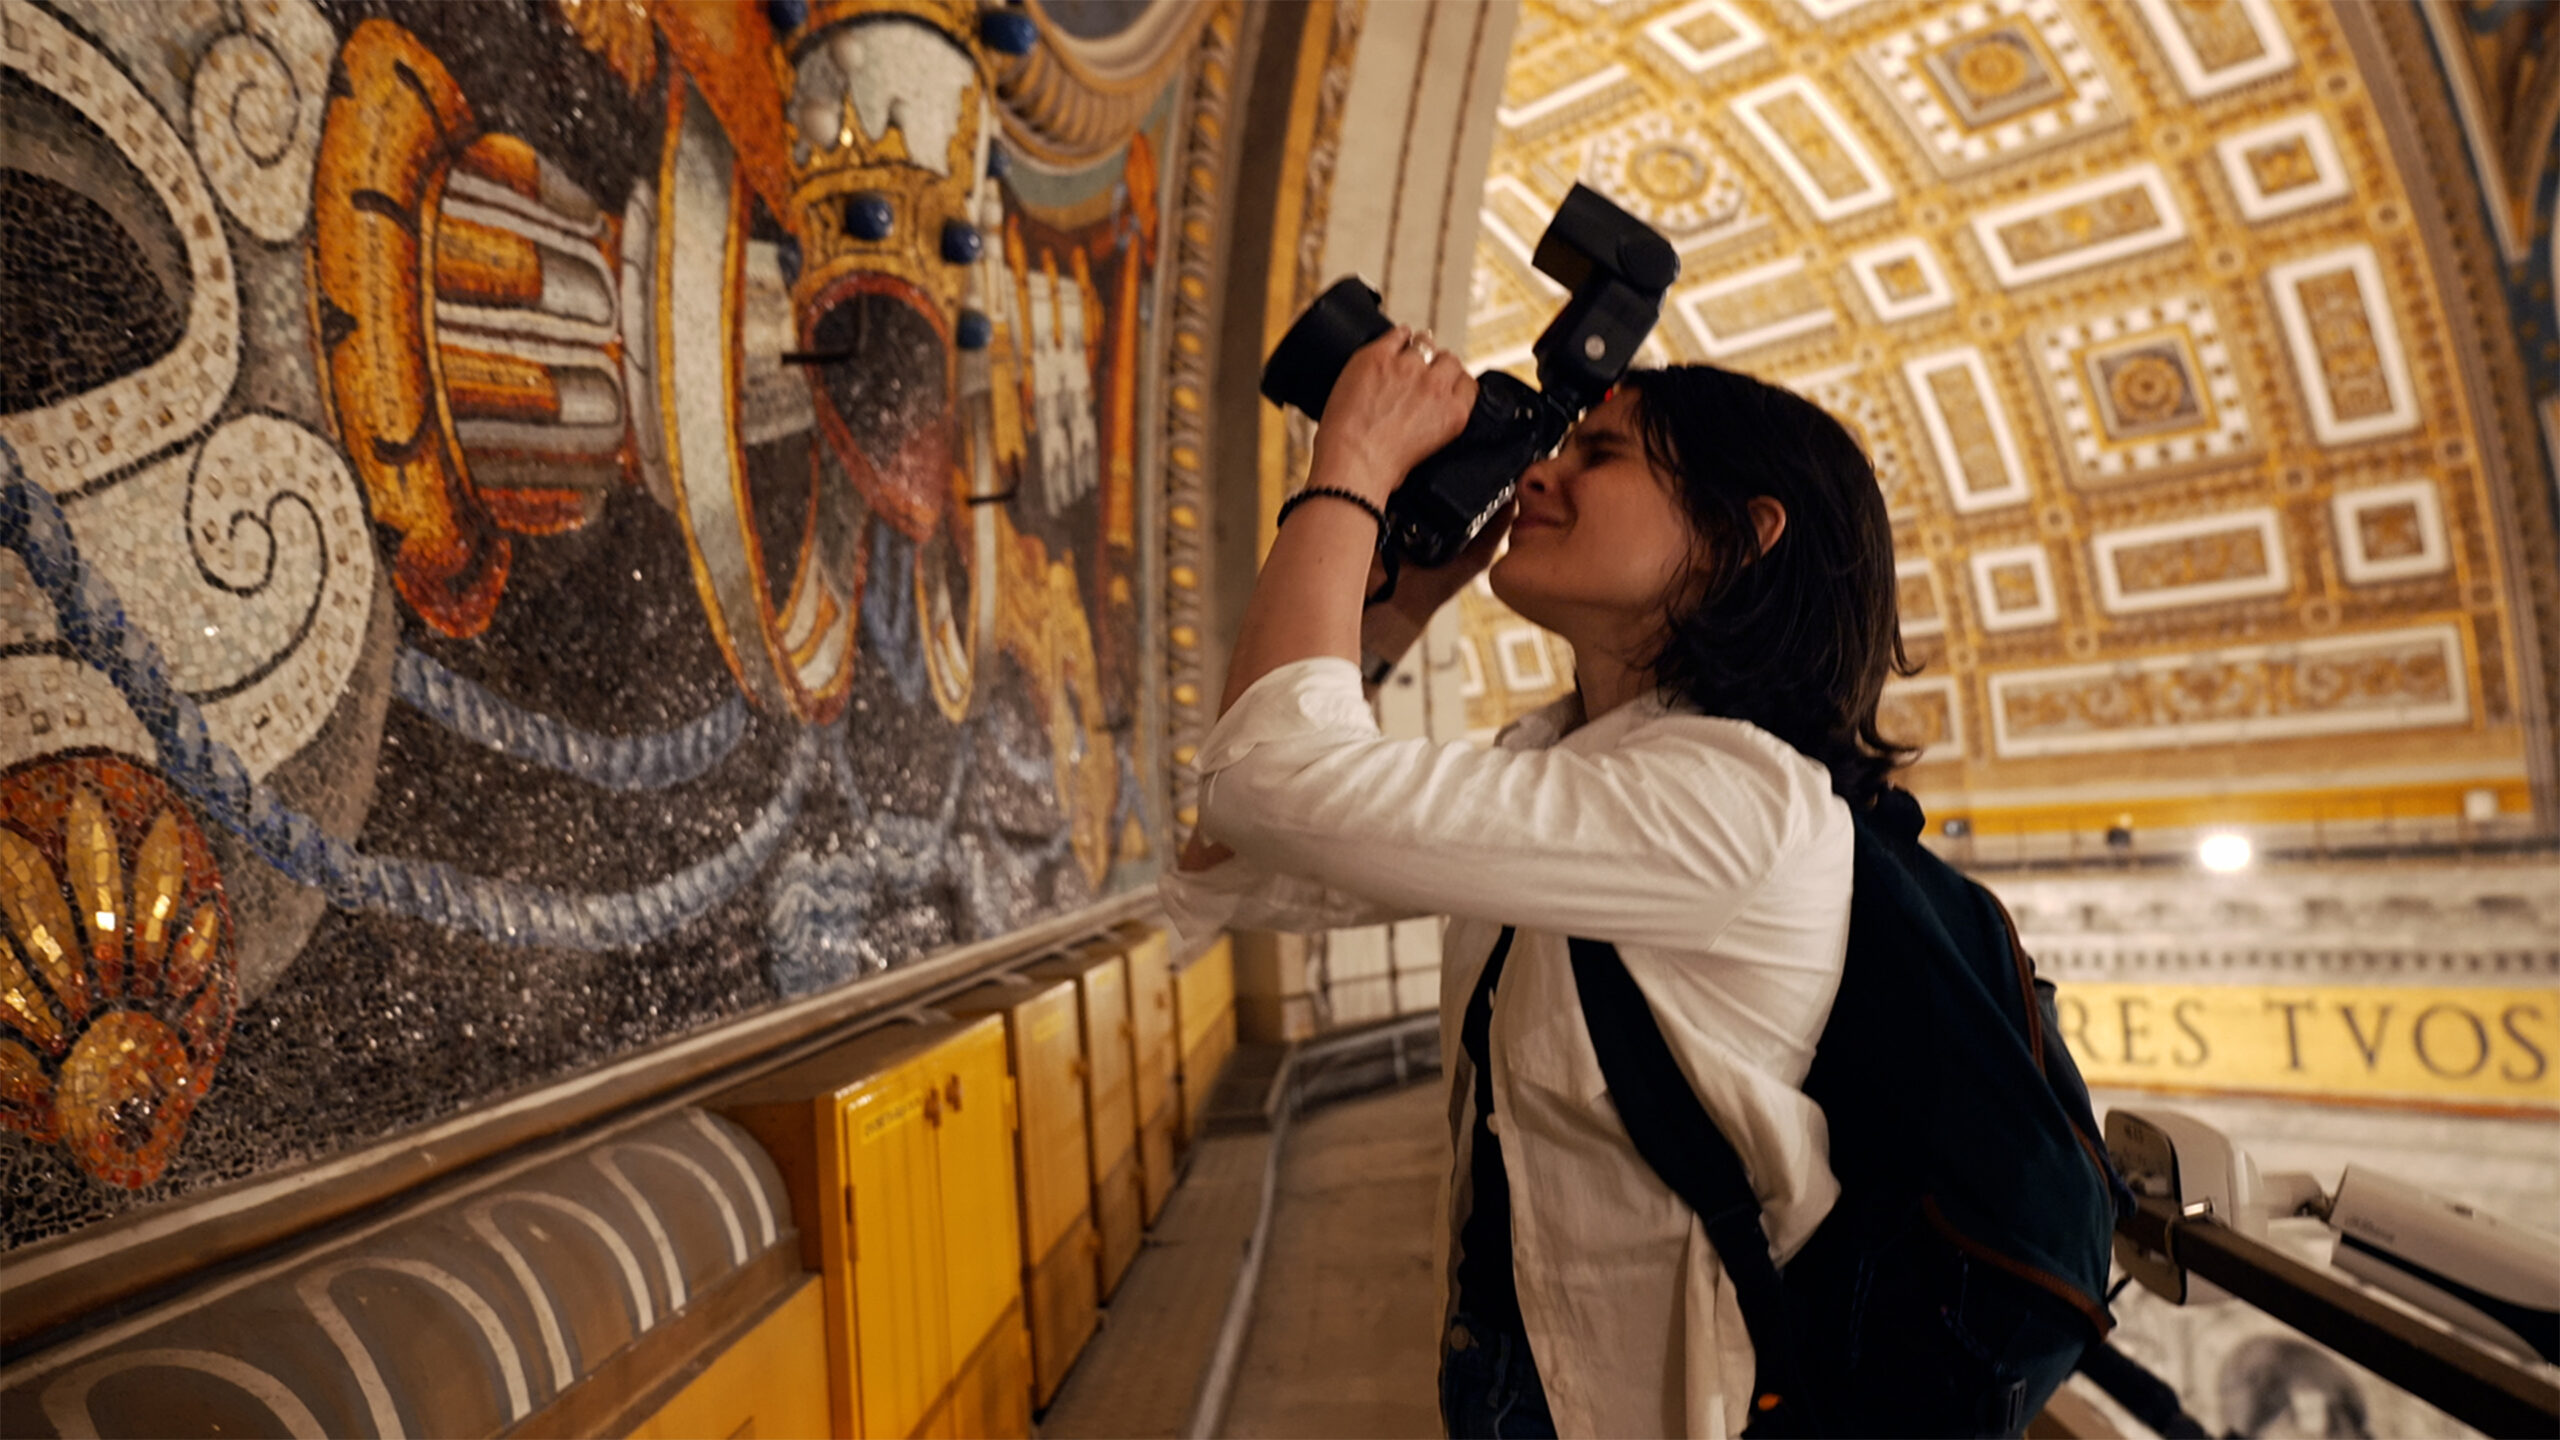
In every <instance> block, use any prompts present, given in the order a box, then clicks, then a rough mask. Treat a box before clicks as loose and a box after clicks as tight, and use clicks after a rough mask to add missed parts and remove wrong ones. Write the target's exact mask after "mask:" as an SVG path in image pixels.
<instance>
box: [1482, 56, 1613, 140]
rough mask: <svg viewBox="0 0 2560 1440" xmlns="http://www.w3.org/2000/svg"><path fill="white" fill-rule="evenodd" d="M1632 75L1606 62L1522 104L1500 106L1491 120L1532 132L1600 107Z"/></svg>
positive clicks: (1611, 97) (1508, 126)
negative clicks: (1576, 78)
mask: <svg viewBox="0 0 2560 1440" xmlns="http://www.w3.org/2000/svg"><path fill="white" fill-rule="evenodd" d="M1634 78H1635V72H1633V71H1631V70H1629V69H1628V68H1627V67H1626V66H1624V65H1605V66H1602V67H1601V68H1600V69H1598V70H1594V71H1592V72H1591V73H1590V74H1588V75H1585V76H1583V77H1582V78H1581V79H1579V80H1575V81H1573V82H1571V83H1570V84H1566V85H1562V86H1559V87H1557V88H1556V89H1553V90H1550V91H1548V92H1547V93H1546V94H1544V95H1541V96H1539V97H1538V98H1537V99H1535V100H1532V101H1530V102H1528V103H1527V104H1525V105H1518V106H1513V105H1503V106H1498V107H1496V108H1495V110H1494V112H1493V119H1494V123H1495V124H1497V125H1500V126H1501V127H1502V128H1503V129H1505V130H1520V131H1534V130H1539V129H1543V128H1546V127H1549V126H1553V125H1559V124H1562V123H1563V122H1565V121H1567V120H1570V119H1572V118H1573V117H1574V116H1576V115H1580V114H1584V113H1586V112H1588V111H1590V110H1594V109H1597V108H1599V107H1600V106H1602V105H1605V104H1607V103H1608V102H1609V101H1610V100H1612V99H1614V98H1616V96H1617V93H1618V91H1619V90H1620V89H1621V88H1622V87H1624V86H1625V85H1626V84H1627V82H1628V81H1630V80H1632V79H1634Z"/></svg>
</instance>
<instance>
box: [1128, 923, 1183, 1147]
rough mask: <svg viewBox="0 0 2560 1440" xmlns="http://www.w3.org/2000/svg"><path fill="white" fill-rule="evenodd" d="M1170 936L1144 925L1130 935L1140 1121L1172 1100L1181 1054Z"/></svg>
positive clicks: (1134, 1085) (1131, 1003)
mask: <svg viewBox="0 0 2560 1440" xmlns="http://www.w3.org/2000/svg"><path fill="white" fill-rule="evenodd" d="M1169 949H1170V947H1169V945H1168V942H1167V940H1166V936H1165V932H1163V931H1162V930H1156V929H1148V928H1143V927H1136V928H1133V930H1132V932H1131V933H1130V935H1129V951H1128V954H1129V1025H1130V1037H1129V1038H1130V1048H1131V1050H1132V1052H1133V1053H1132V1055H1131V1058H1130V1063H1131V1065H1132V1067H1133V1069H1132V1073H1131V1079H1132V1086H1131V1088H1132V1090H1133V1091H1134V1093H1135V1094H1136V1095H1137V1099H1138V1115H1139V1117H1140V1118H1141V1120H1144V1119H1146V1118H1148V1117H1151V1116H1153V1115H1154V1114H1155V1113H1156V1112H1157V1111H1158V1110H1160V1109H1162V1108H1164V1106H1165V1105H1166V1104H1167V1103H1169V1102H1170V1101H1171V1100H1172V1099H1173V1071H1174V1066H1175V1065H1176V1063H1177V1061H1176V1058H1175V1057H1176V1056H1178V1055H1179V1054H1180V1053H1181V1048H1180V1044H1179V1042H1178V1041H1177V1040H1176V1039H1175V1038H1174V1033H1173V971H1172V968H1171V966H1170V963H1169V962H1170V960H1171V958H1172V957H1171V955H1170V953H1169Z"/></svg>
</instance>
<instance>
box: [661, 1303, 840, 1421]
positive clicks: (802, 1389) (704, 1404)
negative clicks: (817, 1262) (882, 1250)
mask: <svg viewBox="0 0 2560 1440" xmlns="http://www.w3.org/2000/svg"><path fill="white" fill-rule="evenodd" d="M826 1321H827V1307H826V1287H825V1286H823V1285H821V1284H820V1283H819V1282H818V1279H817V1277H816V1276H814V1275H813V1276H810V1277H808V1278H807V1279H806V1280H805V1281H804V1282H803V1283H802V1284H801V1286H800V1288H799V1289H798V1290H796V1291H794V1292H792V1294H791V1296H790V1298H788V1299H786V1300H784V1301H782V1302H781V1303H780V1304H778V1305H776V1306H774V1307H773V1308H772V1309H771V1310H768V1311H766V1312H765V1316H764V1318H763V1319H762V1320H759V1321H757V1322H756V1325H755V1328H754V1329H751V1330H749V1331H748V1332H747V1333H746V1334H744V1335H742V1336H740V1337H739V1338H738V1341H737V1343H736V1344H734V1345H731V1346H730V1347H729V1348H728V1349H727V1350H724V1351H722V1352H721V1353H720V1355H719V1357H718V1358H716V1359H714V1360H713V1361H712V1362H711V1363H710V1365H708V1366H707V1367H705V1368H704V1369H703V1371H702V1373H701V1374H699V1375H697V1376H695V1377H694V1378H693V1380H692V1382H691V1383H689V1384H687V1385H686V1386H685V1387H684V1388H683V1389H682V1390H679V1391H677V1392H676V1394H675V1397H674V1398H673V1399H671V1400H669V1401H668V1402H667V1403H666V1404H665V1405H662V1406H660V1407H659V1408H658V1411H657V1413H656V1414H654V1415H651V1416H650V1417H649V1418H648V1419H647V1420H644V1421H642V1422H641V1423H640V1425H639V1426H638V1427H637V1428H636V1429H634V1430H633V1431H632V1432H631V1434H632V1437H633V1440H697V1437H700V1436H706V1435H723V1436H728V1435H748V1436H757V1437H762V1440H788V1437H792V1436H808V1435H824V1434H827V1433H828V1419H827V1323H826Z"/></svg>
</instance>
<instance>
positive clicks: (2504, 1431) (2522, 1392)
mask: <svg viewBox="0 0 2560 1440" xmlns="http://www.w3.org/2000/svg"><path fill="white" fill-rule="evenodd" d="M2116 1231H2117V1233H2118V1234H2120V1235H2122V1236H2123V1237H2125V1238H2126V1239H2128V1240H2131V1241H2132V1242H2133V1243H2134V1244H2135V1245H2137V1246H2140V1247H2141V1248H2142V1249H2144V1250H2146V1251H2149V1252H2151V1253H2153V1254H2155V1255H2160V1256H2163V1257H2165V1258H2167V1259H2168V1260H2169V1261H2170V1263H2172V1264H2174V1265H2177V1266H2178V1267H2179V1268H2181V1269H2183V1270H2185V1271H2187V1272H2188V1273H2189V1274H2191V1275H2195V1276H2197V1277H2199V1278H2201V1279H2205V1280H2210V1281H2212V1282H2213V1283H2214V1284H2216V1285H2219V1286H2221V1287H2222V1288H2223V1289H2225V1290H2228V1291H2230V1292H2231V1293H2232V1295H2233V1296H2235V1297H2237V1298H2239V1299H2241V1300H2245V1301H2247V1302H2248V1303H2249V1304H2251V1305H2254V1306H2256V1307H2257V1308H2258V1309H2260V1310H2263V1311H2265V1312H2266V1313H2267V1314H2269V1315H2272V1316H2274V1317H2275V1318H2276V1319H2278V1320H2281V1321H2283V1322H2284V1323H2286V1324H2287V1325H2290V1326H2292V1327H2293V1328H2294V1329H2296V1330H2299V1331H2301V1332H2302V1333H2303V1334H2305V1335H2308V1336H2310V1337H2311V1338H2312V1339H2314V1340H2317V1341H2319V1342H2320V1343H2321V1344H2323V1345H2326V1346H2328V1347H2329V1348H2330V1349H2332V1350H2335V1351H2337V1352H2338V1353H2339V1354H2341V1355H2344V1356H2345V1357H2347V1358H2348V1359H2350V1360H2353V1361H2354V1362H2356V1363H2357V1364H2359V1365H2362V1366H2364V1367H2365V1368H2366V1369H2368V1370H2371V1371H2372V1372H2374V1373H2375V1374H2376V1375H2379V1376H2381V1377H2382V1378H2383V1379H2385V1380H2388V1381H2390V1382H2391V1383H2392V1384H2394V1385H2397V1386H2399V1387H2400V1388H2401V1389H2403V1390H2406V1391H2408V1392H2409V1393H2410V1394H2412V1395H2415V1396H2417V1397H2418V1398H2419V1399H2421V1400H2424V1401H2426V1402H2427V1403H2428V1404H2430V1405H2433V1406H2435V1407H2436V1408H2437V1409H2439V1410H2442V1411H2444V1412H2445V1413H2446V1414H2448V1415H2451V1416H2453V1417H2454V1418H2455V1419H2457V1420H2460V1421H2462V1422H2463V1423H2464V1424H2466V1425H2470V1426H2473V1427H2475V1428H2477V1429H2479V1430H2481V1431H2482V1432H2484V1433H2486V1434H2490V1435H2496V1436H2509V1435H2513V1436H2520V1437H2547V1436H2552V1435H2560V1383H2555V1382H2554V1381H2552V1380H2550V1379H2549V1378H2547V1377H2545V1376H2544V1375H2542V1374H2539V1373H2536V1371H2534V1370H2533V1369H2532V1368H2530V1367H2528V1366H2526V1365H2523V1364H2519V1363H2518V1362H2516V1361H2514V1360H2511V1359H2509V1358H2507V1357H2506V1356H2505V1355H2502V1354H2500V1353H2499V1352H2497V1351H2494V1350H2491V1349H2488V1348H2487V1347H2485V1346H2482V1345H2478V1344H2474V1343H2473V1342H2471V1341H2469V1340H2466V1339H2464V1338H2462V1337H2461V1336H2458V1335H2454V1334H2451V1333H2449V1332H2447V1331H2444V1330H2441V1329H2438V1328H2437V1327H2435V1326H2434V1325H2431V1324H2429V1323H2427V1322H2426V1321H2425V1320H2422V1319H2420V1318H2418V1317H2417V1316H2415V1315H2413V1314H2410V1313H2409V1312H2407V1311H2405V1310H2401V1309H2399V1308H2397V1307H2395V1306H2393V1305H2390V1304H2387V1303H2385V1302H2383V1301H2381V1300H2378V1299H2376V1298H2375V1297H2373V1296H2372V1295H2370V1294H2367V1293H2366V1292H2365V1291H2363V1290H2360V1289H2358V1288H2356V1287H2355V1286H2354V1285H2352V1284H2350V1283H2349V1282H2347V1281H2345V1280H2343V1279H2341V1278H2339V1277H2338V1276H2336V1275H2333V1274H2331V1273H2329V1272H2327V1271H2325V1270H2322V1269H2321V1268H2319V1267H2317V1266H2314V1265H2307V1264H2305V1263H2303V1262H2302V1261H2300V1260H2297V1259H2295V1258H2294V1257H2293V1256H2291V1255H2289V1254H2286V1253H2285V1252H2284V1251H2283V1250H2281V1249H2278V1248H2277V1247H2275V1246H2273V1245H2270V1244H2268V1243H2267V1242H2265V1241H2263V1240H2259V1239H2255V1238H2252V1237H2250V1236H2247V1235H2243V1234H2241V1233H2240V1232H2239V1231H2237V1230H2234V1229H2232V1228H2231V1227H2230V1226H2228V1225H2226V1224H2224V1223H2223V1222H2222V1221H2221V1220H2219V1219H2217V1218H2215V1216H2214V1215H2213V1214H2212V1213H2211V1212H2210V1211H2202V1210H2199V1211H2198V1212H2197V1213H2195V1214H2192V1215H2188V1214H2181V1213H2180V1212H2179V1211H2178V1209H2177V1207H2176V1206H2174V1205H2172V1204H2171V1203H2170V1202H2169V1201H2167V1200H2163V1199H2157V1198H2153V1197H2148V1196H2146V1197H2144V1198H2143V1199H2142V1200H2141V1202H2140V1205H2139V1208H2137V1209H2136V1210H2135V1211H2134V1213H2133V1214H2131V1215H2128V1216H2126V1217H2125V1218H2124V1219H2123V1220H2122V1221H2121V1222H2119V1223H2118V1224H2117V1226H2116Z"/></svg>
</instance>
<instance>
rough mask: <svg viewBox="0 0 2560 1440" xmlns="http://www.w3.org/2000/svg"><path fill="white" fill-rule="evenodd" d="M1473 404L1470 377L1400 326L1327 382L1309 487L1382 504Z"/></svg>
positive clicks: (1454, 431) (1461, 425)
mask: <svg viewBox="0 0 2560 1440" xmlns="http://www.w3.org/2000/svg"><path fill="white" fill-rule="evenodd" d="M1475 403H1476V382H1475V377H1474V376H1472V375H1469V374H1468V373H1467V367H1466V366H1465V365H1464V364H1463V363H1461V362H1460V361H1459V359H1458V357H1457V356H1455V355H1452V354H1450V353H1449V352H1448V351H1445V350H1439V349H1435V348H1434V347H1433V346H1432V344H1431V340H1430V337H1429V336H1428V335H1427V334H1425V335H1419V336H1417V335H1416V334H1414V332H1413V331H1412V330H1411V329H1409V328H1407V327H1405V326H1402V325H1399V326H1397V327H1396V328H1394V329H1393V330H1390V331H1388V332H1387V333H1386V334H1384V335H1381V336H1379V337H1378V338H1377V339H1375V340H1372V341H1370V342H1369V343H1368V344H1366V345H1363V346H1361V347H1360V348H1359V349H1358V350H1357V351H1354V352H1353V353H1352V356H1351V360H1350V363H1348V364H1346V365H1344V366H1343V367H1342V374H1341V376H1340V377H1338V378H1337V379H1336V380H1335V381H1334V382H1333V394H1332V396H1331V397H1330V398H1328V399H1327V400H1326V401H1325V406H1324V420H1323V422H1322V423H1321V424H1319V425H1317V426H1316V443H1315V455H1314V463H1313V464H1312V466H1311V467H1310V468H1311V471H1312V473H1311V474H1310V475H1309V476H1308V482H1309V483H1310V484H1315V485H1337V486H1340V487H1342V488H1344V489H1346V490H1351V491H1353V492H1355V493H1357V494H1360V495H1364V496H1366V497H1368V498H1369V499H1371V500H1373V501H1375V502H1377V503H1378V504H1380V505H1384V504H1385V503H1386V500H1387V496H1388V495H1390V494H1392V493H1394V491H1395V488H1396V487H1397V486H1398V485H1401V484H1403V483H1404V477H1405V476H1406V475H1407V474H1409V473H1411V472H1412V470H1413V467H1414V466H1416V465H1419V464H1421V463H1422V462H1423V461H1424V460H1425V459H1427V458H1429V457H1430V455H1431V454H1432V452H1433V451H1436V450H1438V449H1439V448H1440V447H1441V446H1443V445H1446V444H1448V443H1449V442H1450V441H1452V440H1455V439H1457V438H1458V432H1460V431H1462V430H1464V429H1466V428H1467V415H1468V412H1470V411H1472V410H1473V409H1474V408H1475ZM1460 583H1461V584H1463V583H1464V582H1463V581H1462V582H1460ZM1451 593H1453V594H1454V593H1456V592H1455V591H1452V592H1451Z"/></svg>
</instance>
